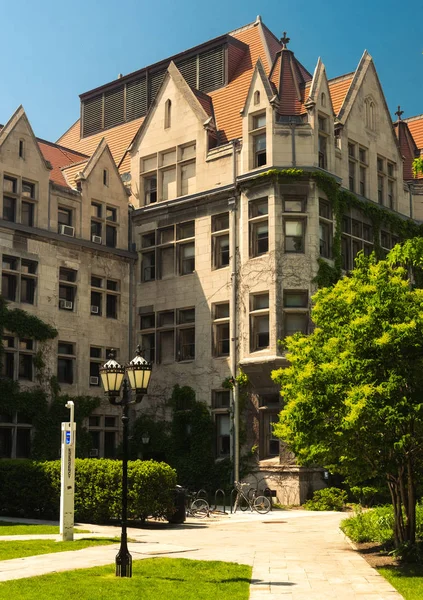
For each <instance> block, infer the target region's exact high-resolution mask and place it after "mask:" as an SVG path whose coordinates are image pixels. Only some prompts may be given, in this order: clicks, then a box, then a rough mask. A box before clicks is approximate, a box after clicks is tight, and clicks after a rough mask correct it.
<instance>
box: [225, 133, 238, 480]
mask: <svg viewBox="0 0 423 600" xmlns="http://www.w3.org/2000/svg"><path fill="white" fill-rule="evenodd" d="M237 144H238V140H232V159H233V165H232V166H233V197H232V198H229V200H228V205H229V211H230V223H229V227H230V229H229V231H230V271H231V292H232V293H231V302H230V307H231V308H230V357H231V362H230V364H231V377H232V381H233V388H232V415H233V431H234V435H233V449H232V454H233V464H234V481H239V389H238V382H237V380H236V376H237V364H238V360H237V340H238V322H237V311H236V306H237V295H238V294H237V246H238V245H237V218H236V211H237V208H238V189H237V183H236V178H237V167H236V148H237Z"/></svg>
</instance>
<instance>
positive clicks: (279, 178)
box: [248, 159, 423, 287]
mask: <svg viewBox="0 0 423 600" xmlns="http://www.w3.org/2000/svg"><path fill="white" fill-rule="evenodd" d="M416 160H418V159H416ZM422 165H423V160H422ZM421 169H422V172H423V166H422V167H421ZM310 180H311V181H314V182H315V183H316V185H317V187H318V188H319V189H320V190H321V191H323V192H324V193H325V195H326V197H327V199H328V201H329V202H330V204H331V207H332V213H333V216H334V221H335V228H334V229H335V230H334V235H333V245H332V254H333V265H332V264H329V263H328V262H327V261H325V260H323V259H321V258H319V259H318V263H319V268H318V273H317V276H316V277H315V279H314V281H315V283H317V285H318V286H319V287H325V286H329V285H332V284H334V283H335V282H336V281H337V280H338V279H340V277H341V275H342V255H341V234H342V217H343V215H344V214H345V213H346V211H347V210H348V209H350V208H357V209H359V210H360V211H361V212H362V213H363V214H364V215H365V216H366V217H367V218H368V219H369V220H370V221H371V223H372V227H373V236H374V239H373V243H374V251H375V254H376V257H377V258H382V256H383V253H382V248H381V245H380V230H381V227H382V225H383V226H384V227H389V228H390V230H391V233H394V234H395V235H397V236H398V237H400V238H401V239H403V240H404V239H409V238H412V237H419V236H422V235H423V225H421V224H418V223H416V222H415V221H413V220H412V219H410V218H402V217H400V216H399V215H398V214H396V213H394V212H392V211H390V210H388V209H387V208H385V207H383V206H380V205H379V204H375V203H374V202H371V201H366V200H362V199H360V198H359V197H357V196H356V195H355V194H353V193H352V192H350V191H348V190H345V189H342V188H341V186H340V184H339V183H338V182H337V181H336V179H335V178H334V177H331V176H330V175H328V174H327V173H324V172H323V171H304V170H303V169H270V170H269V171H266V172H264V173H260V174H259V175H257V177H255V178H254V179H253V180H252V181H249V182H248V185H252V186H254V185H259V184H261V183H263V182H264V181H274V182H277V183H288V182H298V181H310Z"/></svg>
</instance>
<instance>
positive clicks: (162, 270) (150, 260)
mask: <svg viewBox="0 0 423 600" xmlns="http://www.w3.org/2000/svg"><path fill="white" fill-rule="evenodd" d="M194 271H195V221H186V222H185V223H179V224H178V225H170V226H169V227H163V228H161V229H157V230H156V231H155V232H154V231H151V232H149V233H145V234H142V235H141V278H142V281H144V282H146V281H153V280H154V279H166V278H168V277H174V276H175V274H176V275H189V274H190V273H193V272H194Z"/></svg>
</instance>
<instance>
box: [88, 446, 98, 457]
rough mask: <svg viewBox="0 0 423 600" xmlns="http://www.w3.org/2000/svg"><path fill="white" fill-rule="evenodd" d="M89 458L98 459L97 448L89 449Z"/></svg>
mask: <svg viewBox="0 0 423 600" xmlns="http://www.w3.org/2000/svg"><path fill="white" fill-rule="evenodd" d="M90 457H91V458H97V457H98V448H91V450H90Z"/></svg>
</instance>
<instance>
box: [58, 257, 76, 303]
mask: <svg viewBox="0 0 423 600" xmlns="http://www.w3.org/2000/svg"><path fill="white" fill-rule="evenodd" d="M76 277H77V271H75V269H67V268H65V267H60V268H59V308H60V309H61V310H75V300H76V289H77V287H76Z"/></svg>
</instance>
